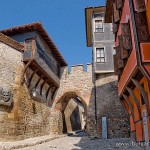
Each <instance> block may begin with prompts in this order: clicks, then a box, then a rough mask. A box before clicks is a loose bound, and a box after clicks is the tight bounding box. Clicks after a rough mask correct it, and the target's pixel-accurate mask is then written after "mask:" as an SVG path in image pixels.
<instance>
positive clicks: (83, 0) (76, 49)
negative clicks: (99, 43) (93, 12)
mask: <svg viewBox="0 0 150 150" xmlns="http://www.w3.org/2000/svg"><path fill="white" fill-rule="evenodd" d="M100 5H105V0H1V9H0V20H1V23H0V30H1V29H5V28H9V27H12V26H16V25H22V24H28V23H32V22H36V21H41V22H42V24H43V25H44V27H45V29H46V31H47V32H48V34H49V35H50V37H51V38H52V40H53V41H54V43H55V45H56V46H57V48H58V49H59V50H60V52H61V53H62V55H63V57H64V58H65V60H66V61H67V63H68V65H69V66H71V65H76V64H84V65H85V64H87V63H91V62H92V49H91V48H87V47H86V34H85V16H84V8H85V7H88V6H100Z"/></svg>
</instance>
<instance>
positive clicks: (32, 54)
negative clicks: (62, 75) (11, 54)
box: [23, 40, 60, 87]
mask: <svg viewBox="0 0 150 150" xmlns="http://www.w3.org/2000/svg"><path fill="white" fill-rule="evenodd" d="M23 62H24V63H26V64H27V63H28V62H30V64H29V67H30V68H31V69H32V70H33V71H36V74H37V75H39V76H40V77H41V76H42V78H43V80H45V82H46V83H48V84H50V85H52V86H55V87H59V85H60V80H59V69H60V68H59V66H56V65H55V64H54V63H53V62H52V60H51V59H50V57H49V56H48V54H47V53H46V52H45V51H44V50H43V49H42V48H41V46H40V45H39V44H38V42H37V41H35V40H29V41H27V42H26V51H25V52H24V53H23Z"/></svg>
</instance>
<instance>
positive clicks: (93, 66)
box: [91, 8, 97, 131]
mask: <svg viewBox="0 0 150 150" xmlns="http://www.w3.org/2000/svg"><path fill="white" fill-rule="evenodd" d="M93 15H94V8H93V12H92V16H91V20H92V34H93V33H94V27H93V17H94V16H93ZM92 42H93V43H94V35H92ZM93 45H94V44H93ZM94 60H95V59H94V46H93V49H92V73H93V84H94V108H95V109H94V110H95V128H96V131H97V100H96V74H95V62H94Z"/></svg>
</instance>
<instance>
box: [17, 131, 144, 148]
mask: <svg viewBox="0 0 150 150" xmlns="http://www.w3.org/2000/svg"><path fill="white" fill-rule="evenodd" d="M133 145H135V143H133V142H131V141H130V139H109V140H102V139H93V140H92V139H90V138H88V137H87V136H85V134H84V133H78V134H76V135H72V136H67V137H63V138H59V139H55V140H53V141H50V142H46V143H43V144H39V145H36V146H33V147H27V148H22V149H20V150H114V149H117V150H143V148H140V147H138V146H133Z"/></svg>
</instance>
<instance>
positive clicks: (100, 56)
mask: <svg viewBox="0 0 150 150" xmlns="http://www.w3.org/2000/svg"><path fill="white" fill-rule="evenodd" d="M96 62H98V63H104V62H105V52H104V48H96Z"/></svg>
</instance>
